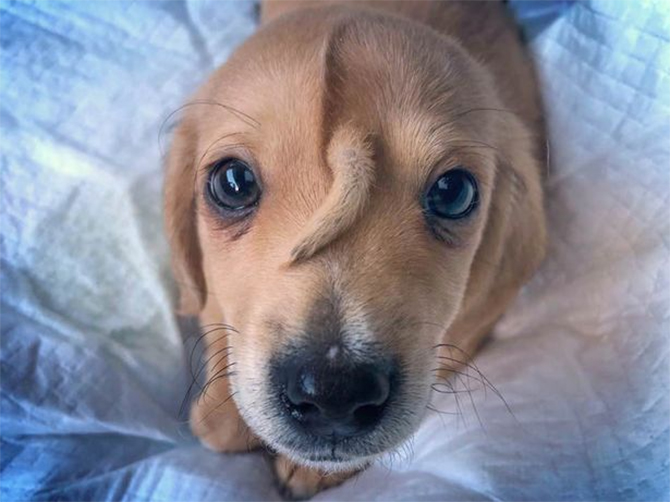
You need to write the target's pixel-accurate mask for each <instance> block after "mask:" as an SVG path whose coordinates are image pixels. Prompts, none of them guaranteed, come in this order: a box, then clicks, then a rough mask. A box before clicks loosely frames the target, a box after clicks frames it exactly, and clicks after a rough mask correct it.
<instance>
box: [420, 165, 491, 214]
mask: <svg viewBox="0 0 670 502" xmlns="http://www.w3.org/2000/svg"><path fill="white" fill-rule="evenodd" d="M477 202H478V197H477V183H476V181H475V179H474V177H473V176H472V175H471V174H470V173H469V172H468V171H466V170H464V169H460V168H458V169H452V170H451V171H448V172H447V173H445V174H443V175H442V176H441V177H440V178H439V179H438V180H437V181H436V182H435V183H434V184H433V186H432V187H431V188H430V190H429V191H428V193H427V195H426V200H425V206H426V210H427V211H428V212H429V213H431V214H433V215H435V216H437V217H438V218H446V219H451V220H456V219H460V218H464V217H465V216H467V215H468V214H470V213H471V212H472V211H473V210H474V209H475V207H476V206H477Z"/></svg>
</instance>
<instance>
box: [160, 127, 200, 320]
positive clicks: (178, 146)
mask: <svg viewBox="0 0 670 502" xmlns="http://www.w3.org/2000/svg"><path fill="white" fill-rule="evenodd" d="M195 144H196V138H195V133H194V129H193V128H192V127H190V126H189V124H188V122H186V121H184V122H182V123H181V124H180V125H179V126H178V128H177V130H176V132H175V135H174V139H173V141H172V145H171V147H170V153H169V155H168V160H167V172H166V180H165V202H164V210H165V228H166V230H167V236H168V241H169V243H170V248H171V251H172V269H173V272H174V275H175V278H176V280H177V283H178V285H179V296H180V299H179V309H178V312H179V313H180V314H183V315H196V314H198V313H199V312H200V311H201V310H202V307H203V305H204V302H205V291H206V285H205V276H204V273H203V270H202V252H201V250H200V241H199V239H198V226H197V219H196V200H195V187H194V169H195V166H194V162H195V151H194V150H195Z"/></svg>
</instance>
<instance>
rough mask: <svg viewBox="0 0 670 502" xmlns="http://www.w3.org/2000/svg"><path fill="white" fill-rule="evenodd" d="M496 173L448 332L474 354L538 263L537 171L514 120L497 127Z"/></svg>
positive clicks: (541, 216)
mask: <svg viewBox="0 0 670 502" xmlns="http://www.w3.org/2000/svg"><path fill="white" fill-rule="evenodd" d="M499 130H500V133H501V137H500V139H499V143H498V161H497V162H498V169H497V173H496V179H495V185H494V187H493V191H492V200H491V205H490V207H489V214H488V219H487V223H486V228H485V230H484V235H483V237H482V242H481V243H480V246H479V248H478V250H477V253H476V255H475V259H474V262H473V265H472V269H471V272H470V278H469V280H468V286H467V289H466V293H465V297H464V299H463V303H462V306H461V310H460V314H459V315H458V317H457V319H456V320H455V322H454V324H453V326H452V328H451V329H450V331H449V335H450V337H452V339H458V338H459V337H462V336H463V335H465V334H473V333H474V334H475V336H474V337H473V339H472V340H463V343H464V344H465V345H469V346H470V347H471V350H474V348H475V346H476V345H477V344H478V343H481V341H482V339H483V337H484V335H487V334H488V333H489V332H490V330H491V328H492V327H493V324H494V323H495V322H496V321H497V320H498V318H499V317H500V316H501V315H502V314H503V312H504V311H505V310H506V309H507V307H508V306H509V304H510V303H511V302H512V300H513V299H514V298H515V297H516V294H517V293H518V291H519V289H521V287H522V286H523V285H524V284H525V283H526V282H527V281H528V280H529V279H530V278H531V277H532V275H533V274H534V272H535V271H536V270H537V268H538V267H539V265H540V263H541V262H542V259H543V258H544V253H545V247H546V239H547V231H546V222H545V212H544V196H543V189H542V179H543V167H542V164H541V163H540V162H539V160H538V158H537V156H536V155H535V152H534V151H533V150H534V149H533V143H532V138H531V136H530V134H529V132H528V130H527V129H526V128H525V127H524V126H523V125H522V124H521V122H520V121H518V120H517V119H516V118H513V119H510V118H507V120H506V121H505V124H501V126H500V128H499Z"/></svg>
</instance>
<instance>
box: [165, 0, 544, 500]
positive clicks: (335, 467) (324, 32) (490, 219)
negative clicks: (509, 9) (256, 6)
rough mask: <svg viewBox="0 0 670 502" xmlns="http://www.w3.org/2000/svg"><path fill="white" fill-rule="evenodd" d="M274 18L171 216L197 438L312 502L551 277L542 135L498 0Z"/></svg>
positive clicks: (334, 6) (212, 123) (204, 121)
mask: <svg viewBox="0 0 670 502" xmlns="http://www.w3.org/2000/svg"><path fill="white" fill-rule="evenodd" d="M262 17H263V26H262V28H261V29H260V30H259V31H258V32H257V33H256V34H255V35H254V36H252V37H251V38H250V39H249V40H248V41H247V42H246V43H245V44H244V45H242V46H241V47H240V48H239V49H238V50H237V51H236V52H235V53H234V54H233V55H232V56H231V57H230V59H229V60H228V62H227V63H226V64H225V65H224V66H223V67H221V68H220V69H219V70H217V71H216V72H215V73H214V74H213V75H212V77H211V78H210V79H209V80H208V81H207V82H206V83H205V84H204V85H203V87H202V88H201V89H200V90H199V91H198V93H197V94H196V96H195V97H194V98H193V99H192V100H191V101H190V102H189V103H187V105H186V106H185V108H184V114H183V119H182V121H181V123H180V125H179V127H178V129H177V131H176V133H175V137H174V140H173V144H172V147H171V151H170V155H169V159H168V166H167V182H166V190H165V214H166V225H167V229H168V233H169V240H170V243H171V247H172V252H173V261H174V270H175V275H176V277H177V280H178V282H179V284H180V286H181V312H182V313H184V314H191V315H198V316H200V320H201V324H202V328H203V330H204V331H205V332H206V335H205V340H206V344H207V356H206V360H207V372H208V379H207V385H206V387H205V389H204V390H203V393H202V395H201V396H200V399H198V400H197V401H196V402H195V403H194V404H193V407H192V410H191V426H192V429H193V432H194V433H195V434H196V435H197V436H199V438H200V439H201V441H202V442H203V443H204V444H205V445H206V446H208V447H209V448H212V449H214V450H217V451H222V452H237V451H246V450H248V449H251V448H254V447H256V446H258V445H260V444H265V445H267V446H268V447H269V448H271V449H272V450H273V451H274V452H276V453H277V456H276V457H275V460H274V462H275V471H276V474H277V477H278V479H279V482H280V484H281V485H282V487H283V488H284V490H285V492H286V493H287V495H289V496H292V497H297V498H304V497H309V496H311V495H313V494H314V493H315V492H317V491H318V490H320V489H323V488H325V487H328V486H332V485H334V484H337V483H339V482H341V481H342V480H344V479H346V478H347V477H349V476H351V475H352V474H353V473H355V472H357V471H358V470H360V469H362V468H364V467H365V466H366V465H368V464H369V463H370V462H372V461H373V460H374V459H375V457H376V456H378V455H379V454H381V453H382V452H385V451H388V450H391V449H393V448H395V447H397V446H398V445H400V444H402V443H403V441H405V440H407V439H408V438H409V437H410V436H411V434H412V433H413V432H414V431H416V429H417V428H418V427H419V424H420V423H421V419H422V417H423V415H424V413H425V412H426V406H427V403H428V401H429V398H430V393H431V386H432V384H433V383H434V382H435V378H448V377H449V375H450V374H452V373H453V372H455V371H458V367H459V365H461V364H464V363H465V362H466V360H467V357H468V354H472V353H473V352H474V351H476V349H477V348H478V347H479V345H480V344H481V343H482V340H483V339H484V337H485V336H486V335H487V334H488V333H489V332H490V330H491V328H492V326H493V324H494V323H495V322H496V320H497V319H498V318H499V317H500V315H501V314H502V313H503V312H504V310H505V308H506V307H507V306H508V305H509V303H510V301H511V300H512V299H513V298H514V296H515V295H516V293H517V291H518V290H519V288H520V287H521V286H522V285H523V284H524V282H526V281H527V280H528V279H529V277H531V275H532V274H533V272H534V271H535V270H536V268H537V267H538V265H539V263H540V261H541V260H542V257H543V253H544V249H545V216H544V210H543V194H542V188H541V178H542V171H543V167H542V166H543V162H542V159H543V153H542V152H543V145H544V141H545V139H544V136H543V125H542V114H541V108H540V99H539V96H538V91H537V87H536V81H535V77H534V74H533V71H532V67H531V65H530V62H529V61H528V58H527V56H526V54H524V50H523V48H522V45H521V43H520V41H519V40H518V33H517V30H516V28H515V26H514V23H513V22H512V20H511V19H510V18H509V16H508V15H507V13H506V11H505V8H504V6H503V5H502V4H499V3H491V2H484V3H476V2H465V3H448V2H434V3H433V2H396V1H392V2H369V3H364V2H356V3H348V2H317V3H305V2H288V1H283V2H276V3H268V4H265V5H264V6H263V13H262ZM435 368H439V369H440V371H439V372H438V374H437V375H436V373H435V372H434V371H432V370H434V369H435Z"/></svg>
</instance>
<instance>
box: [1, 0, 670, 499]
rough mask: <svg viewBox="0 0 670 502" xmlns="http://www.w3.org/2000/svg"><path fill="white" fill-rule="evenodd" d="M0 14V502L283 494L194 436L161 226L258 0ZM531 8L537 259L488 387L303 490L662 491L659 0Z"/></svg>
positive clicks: (476, 493) (254, 467)
mask: <svg viewBox="0 0 670 502" xmlns="http://www.w3.org/2000/svg"><path fill="white" fill-rule="evenodd" d="M0 9H1V16H0V23H1V29H0V40H1V41H2V68H3V72H2V79H0V91H1V92H2V99H1V100H0V120H1V124H2V137H1V141H2V149H1V150H2V154H1V155H2V160H1V164H0V169H1V175H2V178H1V187H2V189H1V191H2V193H1V200H2V211H1V220H0V225H1V230H2V232H1V234H2V238H1V241H0V251H1V259H2V267H1V274H2V275H1V279H0V280H1V284H2V319H1V327H2V339H1V353H0V372H1V373H0V377H1V383H2V386H1V399H0V420H1V422H0V427H1V450H0V473H1V474H0V496H1V497H2V499H3V500H29V499H31V500H54V499H58V500H133V501H139V500H153V501H161V500H165V501H167V500H202V501H205V500H259V499H263V500H279V495H278V493H277V491H276V490H275V488H274V485H273V481H272V474H271V469H270V468H269V467H268V465H267V463H266V461H265V460H264V459H263V457H262V456H261V455H260V454H247V455H221V454H215V453H212V452H210V451H207V450H205V449H204V448H202V447H201V446H200V445H199V443H198V442H197V441H196V440H195V439H194V438H193V437H192V436H191V434H190V432H189V430H188V427H187V425H186V423H185V418H186V417H185V414H184V413H181V414H180V405H181V403H182V400H183V399H184V396H185V395H186V393H187V388H188V385H189V383H190V381H191V375H190V370H189V365H190V364H191V358H190V356H191V349H192V348H193V345H194V341H195V336H196V335H197V327H196V326H195V325H194V324H193V323H187V322H181V321H178V320H177V318H176V317H175V315H174V303H175V287H174V284H173V282H172V279H171V274H170V270H169V260H168V248H167V244H166V242H165V238H164V234H163V229H162V219H161V207H162V204H161V187H162V182H163V176H162V167H161V165H162V158H163V154H164V151H165V149H166V147H167V144H168V143H169V132H170V129H171V127H172V125H173V122H174V121H171V120H167V122H166V123H164V121H165V119H166V117H168V115H169V114H170V113H171V112H172V111H174V110H176V109H177V108H178V107H179V106H180V105H181V104H182V103H183V102H184V101H185V99H187V97H188V96H189V95H190V93H191V92H193V91H194V90H195V88H196V87H197V85H198V84H199V83H200V82H202V81H203V80H204V78H205V77H206V76H207V74H208V73H209V72H211V71H212V70H213V69H214V68H215V67H216V66H217V65H219V64H221V63H222V62H223V61H225V59H226V57H227V56H228V55H229V54H230V52H231V51H232V50H233V49H234V47H235V46H236V45H237V44H239V43H240V42H241V41H242V40H244V39H245V37H247V36H248V35H249V34H251V33H252V32H253V30H254V28H255V11H254V9H255V6H254V5H253V4H251V3H246V2H221V1H211V0H205V1H197V2H196V1H165V2H124V1H117V2H105V3H103V2H71V3H58V2H41V3H37V2H9V1H4V0H3V1H2V2H1V3H0ZM557 12H558V11H557ZM531 18H533V17H532V16H531ZM531 18H527V19H531ZM533 19H536V18H533ZM543 19H545V21H543V25H542V29H536V25H533V26H531V25H530V24H528V26H529V29H530V30H531V31H532V30H535V31H533V33H532V35H533V36H532V42H531V49H532V51H533V53H534V55H535V57H536V60H537V62H538V67H539V72H540V75H541V79H542V82H543V89H544V96H545V101H546V108H547V116H548V126H549V133H550V138H551V148H550V152H549V153H550V156H549V159H547V160H548V162H547V195H548V213H549V231H550V246H549V254H548V257H547V260H546V262H545V263H544V264H543V266H542V268H541V270H540V271H539V273H538V274H537V276H536V277H535V278H534V279H533V281H532V282H531V283H530V284H529V285H528V286H527V287H526V288H525V289H524V291H523V293H522V294H521V296H520V297H519V299H518V301H516V303H515V305H514V306H513V308H511V309H510V311H509V312H508V313H507V314H506V316H505V317H504V319H503V320H502V322H501V323H500V324H499V325H498V326H497V328H496V331H495V333H494V335H495V336H494V340H493V341H492V342H491V343H490V344H489V345H488V346H487V347H486V348H485V350H484V351H482V352H481V353H480V354H479V355H478V356H477V357H476V358H475V360H474V364H476V366H477V368H478V370H479V371H480V372H481V374H483V375H485V376H486V378H487V381H488V382H489V383H490V385H489V384H488V383H486V382H487V381H484V380H483V379H482V378H481V377H480V376H479V373H477V372H476V371H475V370H474V369H473V370H471V371H472V372H473V373H472V375H473V378H470V379H466V380H465V381H463V382H460V384H461V385H463V386H464V387H465V386H468V387H469V390H470V393H469V394H468V393H467V392H466V393H463V394H453V395H441V394H436V395H435V396H434V400H433V403H432V404H433V407H434V408H435V409H436V410H438V411H436V412H430V413H429V414H428V416H427V417H426V419H425V421H424V423H423V425H422V427H421V429H420V430H419V431H418V432H417V433H416V435H415V436H414V437H413V439H412V440H411V441H410V442H408V444H406V445H404V446H403V447H402V448H400V449H399V450H398V452H395V453H393V454H389V455H388V456H386V457H385V458H383V459H380V461H379V462H377V463H376V464H375V465H373V466H372V467H371V468H369V469H367V470H366V471H365V472H363V473H362V474H360V475H359V476H358V477H357V478H356V479H354V480H351V481H349V482H347V483H345V484H344V485H342V486H340V487H338V488H335V489H332V490H328V491H326V492H323V493H321V494H319V495H318V496H317V497H316V499H317V500H324V501H325V500H466V499H467V500H503V499H504V500H530V499H533V500H624V499H625V500H668V498H669V495H668V493H669V491H670V478H669V474H668V473H669V472H670V470H669V465H668V464H669V458H670V454H669V448H668V445H669V442H670V434H669V427H668V423H669V418H670V417H669V410H670V406H669V405H670V402H669V399H670V397H669V394H668V388H669V385H668V384H669V383H670V382H669V378H668V361H669V358H668V352H669V351H668V341H667V338H668V337H667V334H668V332H669V329H670V323H669V311H670V309H669V307H670V293H669V292H670V288H669V282H670V281H669V276H668V275H669V272H668V271H669V270H670V267H669V266H668V265H670V264H669V263H668V259H669V256H670V232H669V222H670V218H668V213H669V212H670V211H669V210H670V201H669V200H668V197H669V195H668V194H669V193H670V190H668V189H669V188H670V177H669V174H668V165H669V161H670V153H669V142H668V138H669V137H670V120H669V109H670V85H669V73H670V11H669V10H668V9H667V8H666V6H665V4H664V2H663V1H659V2H656V3H654V2H644V3H642V2H639V3H638V2H609V1H606V0H592V1H584V2H577V3H575V4H574V5H572V6H569V8H561V9H560V15H558V16H554V18H553V19H551V22H546V18H543ZM522 21H523V18H522ZM524 22H527V23H530V21H524ZM458 383H459V382H456V383H455V384H458ZM466 390H468V389H466ZM457 396H458V399H457V398H456V397H457Z"/></svg>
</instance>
